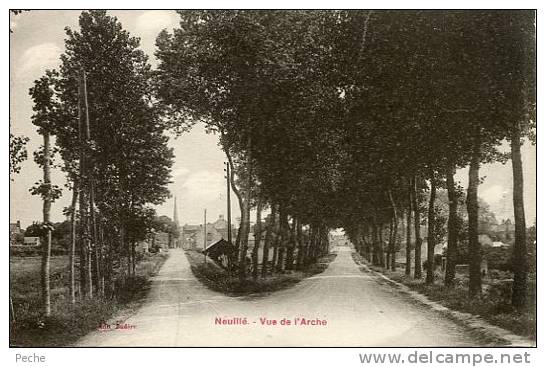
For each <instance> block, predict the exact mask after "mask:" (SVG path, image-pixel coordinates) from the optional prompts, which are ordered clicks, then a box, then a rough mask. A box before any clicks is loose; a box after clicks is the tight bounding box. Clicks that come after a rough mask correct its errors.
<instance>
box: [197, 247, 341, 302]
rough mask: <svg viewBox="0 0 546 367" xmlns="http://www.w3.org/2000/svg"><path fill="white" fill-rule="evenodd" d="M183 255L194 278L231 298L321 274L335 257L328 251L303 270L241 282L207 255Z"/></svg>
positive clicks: (283, 286)
mask: <svg viewBox="0 0 546 367" xmlns="http://www.w3.org/2000/svg"><path fill="white" fill-rule="evenodd" d="M186 256H187V258H188V261H189V262H190V265H191V270H192V272H193V274H194V275H195V277H196V278H197V279H199V280H200V281H201V282H202V283H203V284H204V285H206V286H207V287H208V288H210V289H212V290H214V291H217V292H221V293H224V294H226V295H228V296H231V297H236V296H245V295H265V294H268V293H271V292H275V291H278V290H281V289H286V288H289V287H291V286H293V285H295V284H297V283H299V282H300V281H302V280H303V279H305V278H308V277H310V276H313V275H315V274H319V273H322V272H323V271H324V270H325V269H326V268H327V267H328V265H329V264H330V263H331V262H332V261H333V260H334V259H335V258H336V256H337V255H336V254H328V255H326V256H323V257H321V258H319V259H318V260H317V263H315V264H311V265H309V266H308V267H307V268H306V269H304V270H303V271H285V272H283V273H274V274H269V275H268V276H267V277H265V278H261V277H258V278H257V279H253V278H251V277H249V278H247V279H245V280H243V281H241V280H239V278H238V277H237V275H231V276H230V275H229V274H228V272H227V271H226V270H225V269H223V268H222V267H220V266H218V265H217V264H216V263H214V262H213V261H212V260H210V259H208V258H207V262H206V263H205V262H204V259H203V254H201V253H199V252H197V251H192V250H188V251H186Z"/></svg>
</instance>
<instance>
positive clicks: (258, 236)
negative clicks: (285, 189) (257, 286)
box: [252, 199, 262, 279]
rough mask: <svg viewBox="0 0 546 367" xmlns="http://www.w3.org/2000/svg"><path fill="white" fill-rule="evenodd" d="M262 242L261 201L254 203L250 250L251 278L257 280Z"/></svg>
mask: <svg viewBox="0 0 546 367" xmlns="http://www.w3.org/2000/svg"><path fill="white" fill-rule="evenodd" d="M261 242H262V201H261V200H260V199H258V201H257V203H256V227H255V231H254V247H253V248H252V277H253V278H254V279H256V278H258V249H259V248H260V243H261Z"/></svg>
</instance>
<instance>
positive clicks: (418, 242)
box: [412, 176, 423, 279]
mask: <svg viewBox="0 0 546 367" xmlns="http://www.w3.org/2000/svg"><path fill="white" fill-rule="evenodd" d="M412 191H413V192H412V200H413V203H412V206H413V213H414V227H415V253H414V254H415V265H414V269H413V277H414V278H415V279H421V278H422V276H423V273H422V268H421V246H422V239H421V214H420V213H419V201H418V199H417V178H416V177H415V176H413V180H412Z"/></svg>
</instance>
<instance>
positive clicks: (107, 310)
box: [10, 254, 168, 347]
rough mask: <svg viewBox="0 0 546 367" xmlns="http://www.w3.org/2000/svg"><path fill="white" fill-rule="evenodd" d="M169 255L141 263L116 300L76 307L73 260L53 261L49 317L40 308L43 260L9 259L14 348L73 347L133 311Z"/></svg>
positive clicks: (87, 302)
mask: <svg viewBox="0 0 546 367" xmlns="http://www.w3.org/2000/svg"><path fill="white" fill-rule="evenodd" d="M167 257H168V255H167V254H154V255H146V256H144V258H143V259H142V261H140V262H139V263H138V265H137V275H136V276H135V277H133V278H130V279H127V281H126V282H124V283H122V284H123V288H121V289H119V293H118V294H119V295H118V297H117V298H114V299H106V298H103V299H99V298H94V299H90V300H78V301H77V302H76V304H75V305H71V304H70V302H69V301H68V299H67V296H68V284H69V274H68V256H54V257H52V258H51V277H50V279H51V297H52V305H51V309H52V312H51V317H49V318H45V317H44V316H43V314H42V310H41V302H40V270H41V258H39V257H12V258H10V297H11V300H12V303H13V310H14V317H13V316H12V315H10V345H11V346H24V347H27V346H32V347H51V346H66V345H70V344H71V343H73V342H74V341H76V340H77V339H78V338H79V337H81V336H83V335H85V334H87V333H88V332H89V331H91V330H94V329H96V328H97V327H98V326H99V325H100V324H101V323H103V322H105V321H106V320H108V319H109V318H111V317H112V316H113V315H114V314H116V315H121V314H124V313H125V314H130V313H132V312H134V311H135V310H136V309H137V308H138V307H139V305H140V302H141V300H142V299H143V298H145V296H146V294H147V291H148V290H149V279H150V277H152V276H153V275H154V274H156V273H157V271H158V270H159V268H160V267H161V265H162V264H163V262H164V261H165V260H166V258H167ZM76 269H77V268H76ZM77 274H78V270H76V275H77ZM118 275H119V274H118ZM76 280H77V279H76Z"/></svg>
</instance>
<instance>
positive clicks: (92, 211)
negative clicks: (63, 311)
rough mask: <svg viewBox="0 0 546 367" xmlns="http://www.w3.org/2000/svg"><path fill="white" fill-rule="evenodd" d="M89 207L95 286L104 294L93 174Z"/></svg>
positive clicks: (98, 291) (98, 292) (99, 292)
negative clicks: (101, 285) (101, 280)
mask: <svg viewBox="0 0 546 367" xmlns="http://www.w3.org/2000/svg"><path fill="white" fill-rule="evenodd" d="M89 186H90V187H89V208H90V214H91V215H90V218H91V234H92V236H93V237H92V238H93V250H94V257H95V286H96V287H97V294H98V295H99V296H102V294H101V290H100V279H101V268H100V245H99V241H98V234H97V217H96V213H95V183H94V180H93V174H92V173H91V176H90V185H89Z"/></svg>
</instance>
